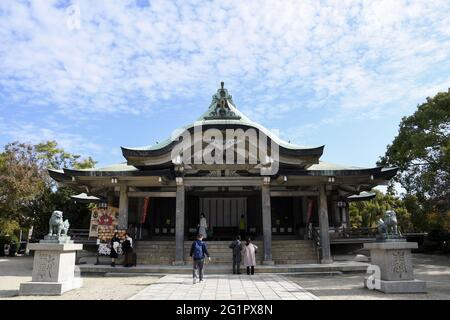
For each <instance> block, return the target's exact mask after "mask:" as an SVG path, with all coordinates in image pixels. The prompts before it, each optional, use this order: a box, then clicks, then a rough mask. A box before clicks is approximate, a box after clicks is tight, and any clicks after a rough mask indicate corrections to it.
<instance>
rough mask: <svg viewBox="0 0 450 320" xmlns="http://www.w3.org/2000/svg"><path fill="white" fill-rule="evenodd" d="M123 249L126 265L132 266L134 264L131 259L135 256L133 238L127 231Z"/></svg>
mask: <svg viewBox="0 0 450 320" xmlns="http://www.w3.org/2000/svg"><path fill="white" fill-rule="evenodd" d="M122 251H123V254H124V255H125V262H124V267H131V266H132V265H133V264H134V263H133V262H132V261H131V260H132V258H133V239H131V237H130V235H129V234H128V233H125V240H124V241H123V243H122Z"/></svg>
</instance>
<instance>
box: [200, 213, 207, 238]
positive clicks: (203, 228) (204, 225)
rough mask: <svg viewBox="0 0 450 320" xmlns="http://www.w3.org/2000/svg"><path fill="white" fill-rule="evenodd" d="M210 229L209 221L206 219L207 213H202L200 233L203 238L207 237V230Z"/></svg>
mask: <svg viewBox="0 0 450 320" xmlns="http://www.w3.org/2000/svg"><path fill="white" fill-rule="evenodd" d="M207 229H208V222H207V221H206V217H205V214H204V213H203V212H202V213H201V214H200V223H199V225H198V233H199V234H201V235H202V239H206V238H207V236H208V235H207V234H206V230H207Z"/></svg>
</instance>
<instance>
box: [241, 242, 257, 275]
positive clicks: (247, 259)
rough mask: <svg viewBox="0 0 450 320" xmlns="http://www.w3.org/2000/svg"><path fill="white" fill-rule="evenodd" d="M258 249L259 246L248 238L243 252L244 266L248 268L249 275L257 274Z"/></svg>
mask: <svg viewBox="0 0 450 320" xmlns="http://www.w3.org/2000/svg"><path fill="white" fill-rule="evenodd" d="M257 249H258V247H257V246H255V245H254V244H253V243H251V239H250V238H247V240H246V241H245V246H244V248H243V249H242V252H243V253H244V266H245V267H246V268H247V274H248V275H250V274H255V265H256V250H257Z"/></svg>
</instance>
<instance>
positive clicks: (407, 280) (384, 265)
mask: <svg viewBox="0 0 450 320" xmlns="http://www.w3.org/2000/svg"><path fill="white" fill-rule="evenodd" d="M416 248H417V242H406V240H397V241H396V240H393V241H390V240H386V241H377V242H373V243H365V244H364V249H368V250H370V258H371V264H372V267H373V266H375V267H378V268H379V274H377V272H375V274H374V275H372V276H370V277H368V278H366V279H365V281H364V286H365V287H367V288H370V289H376V290H379V291H382V292H384V293H424V292H426V282H425V281H421V280H415V279H414V271H413V263H412V256H411V249H416ZM372 270H373V269H372ZM368 282H370V283H368Z"/></svg>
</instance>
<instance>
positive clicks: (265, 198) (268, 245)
mask: <svg viewBox="0 0 450 320" xmlns="http://www.w3.org/2000/svg"><path fill="white" fill-rule="evenodd" d="M261 198H262V222H263V235H264V260H263V264H274V262H273V260H272V213H271V207H270V177H264V183H263V185H262V186H261Z"/></svg>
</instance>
